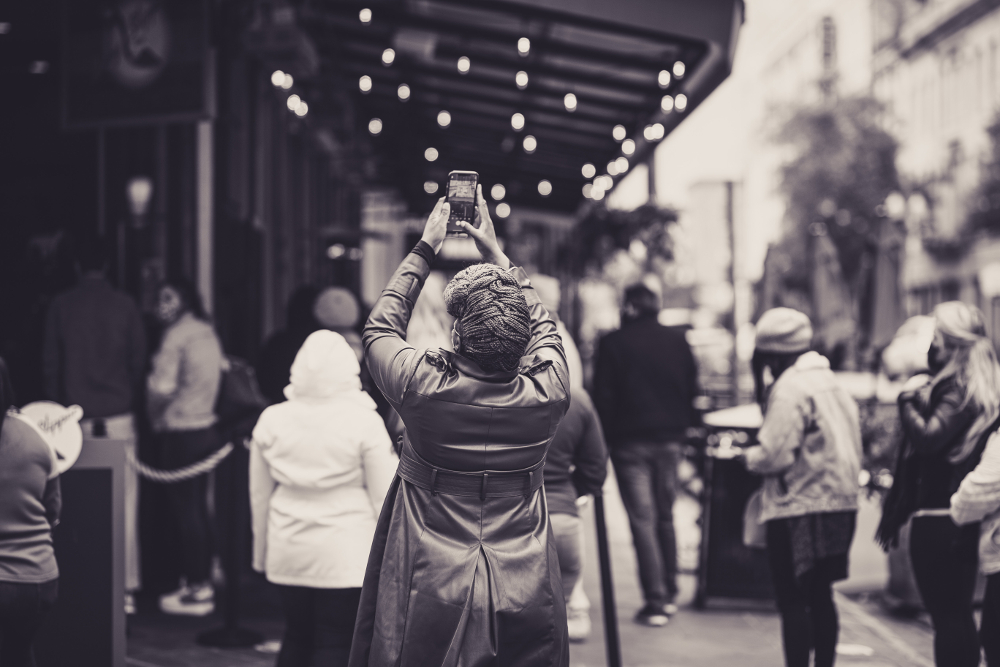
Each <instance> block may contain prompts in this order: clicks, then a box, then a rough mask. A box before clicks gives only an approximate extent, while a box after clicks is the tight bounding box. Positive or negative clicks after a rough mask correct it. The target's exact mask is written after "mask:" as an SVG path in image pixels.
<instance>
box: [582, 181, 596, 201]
mask: <svg viewBox="0 0 1000 667" xmlns="http://www.w3.org/2000/svg"><path fill="white" fill-rule="evenodd" d="M593 190H594V186H593V185H591V184H590V183H584V184H583V196H584V197H586V198H587V199H590V195H591V192H593Z"/></svg>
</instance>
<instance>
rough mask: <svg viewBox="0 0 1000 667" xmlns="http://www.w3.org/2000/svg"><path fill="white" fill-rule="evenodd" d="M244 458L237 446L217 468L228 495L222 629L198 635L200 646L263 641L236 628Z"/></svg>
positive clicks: (243, 524) (243, 517)
mask: <svg viewBox="0 0 1000 667" xmlns="http://www.w3.org/2000/svg"><path fill="white" fill-rule="evenodd" d="M245 458H246V450H245V448H243V447H241V446H237V447H235V449H234V450H233V453H232V454H230V456H229V460H228V461H223V463H222V465H221V466H220V468H221V472H224V474H225V481H226V491H227V493H228V496H229V498H228V504H229V531H228V533H229V536H228V537H229V539H227V540H226V545H225V552H224V553H223V555H222V557H223V569H224V570H225V573H226V596H225V598H223V626H222V627H221V628H217V629H215V630H209V631H207V632H203V633H202V634H200V635H198V638H197V641H198V643H199V644H201V645H202V646H215V647H219V648H241V647H245V646H254V645H255V644H259V643H260V642H262V641H264V637H263V636H262V635H261V634H260V633H259V632H256V631H254V630H248V629H246V628H241V627H240V617H239V615H240V543H241V541H242V540H241V536H242V535H243V534H244V531H245V529H246V525H247V523H246V520H247V517H246V513H245V512H244V511H243V508H244V504H245V503H244V502H243V500H244V498H245V496H246V488H245V485H244V484H241V483H240V479H241V478H242V479H244V480H245V479H246V478H247V473H246V471H245V470H244V466H242V465H241V463H242V461H244V460H245Z"/></svg>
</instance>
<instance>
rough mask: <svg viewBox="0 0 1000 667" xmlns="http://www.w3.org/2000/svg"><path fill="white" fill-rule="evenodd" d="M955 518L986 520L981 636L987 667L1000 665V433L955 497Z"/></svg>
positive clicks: (959, 521) (958, 520)
mask: <svg viewBox="0 0 1000 667" xmlns="http://www.w3.org/2000/svg"><path fill="white" fill-rule="evenodd" d="M951 518H952V519H954V520H955V523H957V524H958V525H960V526H961V525H964V524H969V523H976V522H982V523H981V524H980V529H979V568H980V569H981V570H982V572H983V574H985V575H986V595H985V596H984V597H983V618H982V621H981V622H980V626H979V640H980V642H981V643H982V646H983V651H984V652H985V653H986V665H987V667H1000V434H998V433H994V434H993V435H992V436H990V439H989V441H988V442H987V443H986V449H985V451H983V458H982V459H980V461H979V465H977V466H976V467H975V469H974V470H973V471H972V472H970V473H969V474H968V475H966V476H965V479H963V480H962V484H961V485H960V486H959V487H958V491H957V492H956V493H955V495H953V496H952V497H951Z"/></svg>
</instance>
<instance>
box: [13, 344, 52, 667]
mask: <svg viewBox="0 0 1000 667" xmlns="http://www.w3.org/2000/svg"><path fill="white" fill-rule="evenodd" d="M61 507H62V495H61V493H60V489H59V470H58V468H56V455H55V451H54V450H53V449H52V447H51V446H50V445H49V443H48V442H46V440H45V439H44V438H43V437H42V435H41V432H40V431H39V430H38V429H37V427H35V426H34V425H32V424H31V423H30V422H29V420H27V419H26V418H23V417H21V416H20V415H19V414H18V412H17V410H16V409H14V390H13V388H12V387H11V383H10V375H9V374H8V371H7V365H6V364H5V363H4V361H3V359H0V665H3V667H34V664H35V658H34V651H33V649H32V642H33V641H34V638H35V633H36V632H37V630H38V627H39V626H40V625H41V622H42V619H43V618H44V617H45V614H46V613H47V612H48V611H49V609H51V608H52V605H53V604H54V603H55V601H56V596H57V594H58V591H59V566H58V565H57V564H56V556H55V552H54V551H53V549H52V528H54V527H55V526H56V524H58V523H59V511H60V509H61Z"/></svg>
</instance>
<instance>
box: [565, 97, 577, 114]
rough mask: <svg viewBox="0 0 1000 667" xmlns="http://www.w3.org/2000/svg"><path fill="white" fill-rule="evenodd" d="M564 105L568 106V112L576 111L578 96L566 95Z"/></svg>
mask: <svg viewBox="0 0 1000 667" xmlns="http://www.w3.org/2000/svg"><path fill="white" fill-rule="evenodd" d="M563 104H564V105H565V106H566V111H576V95H574V94H573V93H566V96H565V97H563Z"/></svg>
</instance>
